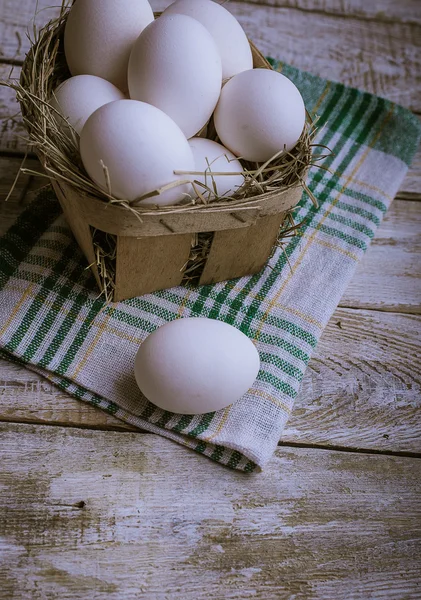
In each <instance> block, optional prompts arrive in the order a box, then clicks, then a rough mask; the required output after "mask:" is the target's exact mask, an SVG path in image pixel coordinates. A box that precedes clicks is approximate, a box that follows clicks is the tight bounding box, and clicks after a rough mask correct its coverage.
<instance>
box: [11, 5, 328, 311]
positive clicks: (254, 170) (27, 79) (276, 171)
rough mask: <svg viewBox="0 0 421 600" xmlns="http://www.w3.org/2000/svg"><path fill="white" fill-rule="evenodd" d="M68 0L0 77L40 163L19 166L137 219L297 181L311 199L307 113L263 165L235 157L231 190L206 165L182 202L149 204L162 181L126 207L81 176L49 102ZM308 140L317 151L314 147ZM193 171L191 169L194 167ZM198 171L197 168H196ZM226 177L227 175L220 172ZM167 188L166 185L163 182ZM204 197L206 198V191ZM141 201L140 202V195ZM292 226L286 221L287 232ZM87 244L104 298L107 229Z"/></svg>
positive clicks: (243, 199) (110, 268) (227, 201)
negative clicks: (297, 134) (292, 142)
mask: <svg viewBox="0 0 421 600" xmlns="http://www.w3.org/2000/svg"><path fill="white" fill-rule="evenodd" d="M71 4H72V2H71V1H70V0H63V2H62V6H61V11H60V14H59V16H58V17H57V18H56V19H53V20H52V21H50V22H49V23H48V24H47V25H46V26H45V27H43V28H42V29H41V30H39V31H37V30H35V29H34V31H33V39H32V40H31V42H32V46H31V49H30V51H29V53H28V55H27V57H26V60H25V63H24V65H23V68H22V72H21V77H20V81H16V80H8V81H6V82H0V83H1V84H2V85H7V86H8V87H11V88H13V89H14V90H15V92H16V96H17V100H18V101H19V103H20V106H21V111H22V118H23V122H24V125H25V128H26V130H27V132H28V139H27V141H28V145H29V148H30V149H31V150H32V151H34V152H35V153H36V154H37V155H38V157H39V158H40V161H41V163H42V165H43V168H44V172H43V173H35V172H33V171H31V170H29V169H25V168H24V167H22V169H21V172H26V173H30V174H36V175H43V176H45V177H47V178H49V179H53V180H56V181H58V182H59V183H60V182H65V183H66V184H67V185H70V186H71V187H72V188H73V189H74V190H75V191H77V192H78V193H79V194H81V195H90V196H94V197H96V198H99V199H101V200H103V201H104V202H110V203H113V204H118V205H120V206H122V207H124V208H126V209H127V210H130V211H131V212H132V213H133V215H134V217H136V218H138V219H140V220H142V215H150V214H154V215H160V214H162V216H164V215H165V214H168V212H175V211H176V212H189V211H195V210H197V209H200V210H201V211H203V210H206V209H207V208H210V209H214V208H215V206H218V209H220V210H224V209H226V210H229V211H232V209H233V207H234V206H245V205H246V204H247V202H248V201H252V200H255V199H256V196H259V195H261V194H265V193H268V192H276V191H279V190H285V189H288V188H290V187H296V186H297V185H301V186H302V187H303V188H304V189H305V190H306V191H307V193H308V194H309V196H310V198H311V199H312V201H313V202H314V203H315V204H317V202H316V199H315V198H314V196H313V194H312V193H311V191H310V190H309V189H308V187H307V186H306V183H305V181H304V179H305V176H306V174H307V171H308V169H309V167H310V166H313V165H314V166H318V167H320V168H324V167H323V166H322V165H320V164H319V161H321V160H322V159H323V158H325V156H326V155H327V154H328V153H329V150H328V149H325V148H324V147H321V146H319V145H318V144H315V143H314V136H315V133H316V130H317V124H316V120H315V119H313V118H312V117H311V116H310V115H309V114H307V120H306V124H305V127H304V131H303V133H302V135H301V138H300V140H299V141H298V143H297V145H296V146H295V147H294V149H293V150H291V151H290V152H286V151H283V150H281V151H280V152H278V153H277V154H276V155H275V156H273V157H272V158H271V159H270V160H268V161H267V162H265V163H264V164H257V163H250V162H248V161H244V160H241V159H240V162H241V164H242V166H243V168H244V172H243V175H244V179H245V182H244V185H243V186H242V187H241V188H240V189H239V190H238V191H236V193H235V194H233V195H232V196H218V190H217V188H216V186H215V182H214V180H213V176H214V175H223V174H220V173H213V172H212V168H211V165H210V167H209V171H207V184H208V185H204V184H203V183H200V182H199V181H194V183H193V186H194V189H195V191H196V193H197V197H196V198H194V199H190V200H188V201H186V203H184V204H182V205H176V206H167V207H166V206H157V205H155V204H154V203H153V198H154V196H158V195H159V194H161V193H162V192H163V191H165V190H166V189H167V188H168V186H164V187H163V188H161V189H157V190H154V191H153V192H151V193H150V194H148V195H147V196H145V197H142V198H139V199H136V201H135V203H136V204H137V203H138V202H139V201H140V200H143V201H144V203H143V204H141V205H136V206H134V203H133V202H129V201H127V200H124V199H123V200H122V199H120V198H115V197H114V196H113V195H112V193H111V190H110V189H109V190H108V192H106V191H104V190H101V189H100V188H99V187H98V186H97V185H96V184H95V183H94V182H93V181H92V180H91V179H90V178H89V176H88V175H87V173H86V171H85V169H84V167H83V164H82V161H81V157H80V153H79V148H78V135H77V133H76V132H75V131H73V130H72V128H71V126H70V124H69V128H70V132H71V135H69V131H67V132H65V131H64V130H63V128H61V127H60V125H59V123H60V119H58V118H57V116H58V114H57V111H56V109H55V108H54V107H53V106H51V105H50V100H51V98H52V95H53V91H54V90H55V89H56V88H57V86H58V85H59V84H60V83H61V82H63V81H64V80H66V79H68V78H69V77H70V76H71V75H70V72H69V70H68V67H67V64H66V60H65V56H64V48H63V31H64V26H65V22H66V17H67V12H68V10H69V9H70V6H71ZM206 137H208V138H209V139H213V140H215V141H218V138H217V134H216V132H215V129H214V127H213V124H212V121H211V122H210V123H209V124H208V127H207V135H206ZM316 146H317V147H318V148H319V150H317V151H316V150H315V148H316ZM105 168H106V167H105ZM176 174H177V175H179V176H180V180H179V182H176V183H175V185H177V184H179V185H180V184H182V183H184V182H185V181H186V178H187V177H188V179H189V180H190V179H191V177H192V175H193V177H194V173H193V174H192V173H186V172H176ZM198 175H199V174H198ZM201 175H203V174H201ZM227 176H228V175H227ZM170 185H171V187H172V186H174V183H173V184H170ZM211 196H212V200H211V201H209V197H211ZM145 201H146V202H145ZM285 218H286V220H285V224H284V226H283V227H282V228H281V231H282V230H288V231H290V229H291V214H290V213H289V214H287V215H286V217H285ZM295 227H296V226H295V225H293V228H294V231H295ZM93 241H94V247H95V251H96V255H97V260H98V267H99V270H100V273H101V278H102V281H103V293H104V295H105V297H106V299H107V300H109V299H111V298H112V292H113V286H114V283H113V278H114V271H115V264H114V263H115V238H114V236H112V235H110V234H104V235H102V232H95V235H94V240H93ZM211 241H212V238H211V237H210V236H209V234H199V235H197V236H196V238H195V240H194V241H193V243H192V253H191V257H190V260H189V261H188V262H187V263H186V265H185V281H189V282H191V281H195V280H197V277H198V275H199V274H200V270H201V265H202V267H203V264H204V262H205V260H206V255H207V252H208V250H209V248H210V244H211Z"/></svg>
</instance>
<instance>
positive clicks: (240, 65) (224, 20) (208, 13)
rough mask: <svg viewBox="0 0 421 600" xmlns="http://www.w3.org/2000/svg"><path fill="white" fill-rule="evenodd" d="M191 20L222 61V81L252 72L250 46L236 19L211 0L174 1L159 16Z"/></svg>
mask: <svg viewBox="0 0 421 600" xmlns="http://www.w3.org/2000/svg"><path fill="white" fill-rule="evenodd" d="M163 14H164V15H168V14H183V15H187V16H189V17H193V19H196V20H197V21H199V22H200V23H202V25H204V26H205V27H206V29H207V30H208V31H209V33H211V34H212V36H213V38H214V40H215V42H216V45H217V47H218V50H219V53H220V55H221V60H222V79H227V78H229V77H232V76H233V75H236V74H237V73H240V72H241V71H246V70H248V69H252V68H253V57H252V54H251V49H250V44H249V42H248V40H247V36H246V34H245V33H244V30H243V28H242V27H241V25H240V23H239V22H238V21H237V19H236V18H235V17H234V16H233V15H232V14H231V13H230V12H229V11H228V10H227V9H226V8H224V7H223V6H221V5H220V4H217V3H216V2H213V1H212V0H176V2H174V3H173V4H171V5H170V6H169V7H168V8H167V9H166V10H165V11H164V13H163Z"/></svg>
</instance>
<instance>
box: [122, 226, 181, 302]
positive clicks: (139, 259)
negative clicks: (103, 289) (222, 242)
mask: <svg viewBox="0 0 421 600" xmlns="http://www.w3.org/2000/svg"><path fill="white" fill-rule="evenodd" d="M191 243H192V235H191V234H190V233H187V234H183V235H165V236H159V237H142V238H135V237H128V236H118V238H117V262H116V282H115V283H116V288H115V292H114V301H115V302H119V301H120V300H125V299H126V298H133V297H134V296H142V295H143V294H149V293H150V292H154V291H157V290H162V289H165V288H169V287H173V286H176V285H180V283H181V281H182V279H183V272H182V269H183V267H184V265H185V264H186V262H187V261H188V258H189V256H190V250H191Z"/></svg>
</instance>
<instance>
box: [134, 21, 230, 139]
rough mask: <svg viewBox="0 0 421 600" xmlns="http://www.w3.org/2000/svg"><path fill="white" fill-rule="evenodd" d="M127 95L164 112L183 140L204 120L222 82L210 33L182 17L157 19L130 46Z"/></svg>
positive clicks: (216, 50)
mask: <svg viewBox="0 0 421 600" xmlns="http://www.w3.org/2000/svg"><path fill="white" fill-rule="evenodd" d="M128 73H129V75H128V80H129V92H130V97H131V98H133V99H135V100H141V101H142V102H148V103H149V104H153V105H154V106H156V107H158V108H160V109H161V110H163V111H164V112H165V113H167V115H169V116H170V117H171V118H172V119H173V120H174V121H175V122H176V123H177V125H179V127H180V128H181V130H182V131H183V133H184V134H185V136H186V137H187V138H190V137H192V136H194V135H195V134H196V133H197V132H198V131H200V129H202V127H203V126H204V125H205V124H206V122H207V121H208V120H209V118H210V116H211V115H212V112H213V110H214V108H215V106H216V103H217V102H218V98H219V94H220V92H221V84H222V67H221V58H220V55H219V52H218V49H217V47H216V44H215V42H214V40H213V37H212V36H211V34H210V33H209V32H208V31H207V29H205V27H204V26H203V25H202V24H201V23H199V22H198V21H196V20H195V19H192V18H191V17H187V16H185V15H162V16H161V17H159V19H157V20H156V21H154V22H153V23H151V24H150V25H148V27H146V29H145V30H144V31H143V32H142V33H141V35H140V36H139V38H138V39H137V41H136V42H135V44H134V46H133V49H132V52H131V55H130V61H129V71H128Z"/></svg>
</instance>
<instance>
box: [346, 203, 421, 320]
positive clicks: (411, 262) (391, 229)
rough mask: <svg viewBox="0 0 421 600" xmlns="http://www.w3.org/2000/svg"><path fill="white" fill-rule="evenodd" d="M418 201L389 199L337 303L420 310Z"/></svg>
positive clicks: (420, 222) (420, 209)
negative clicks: (387, 207) (369, 241)
mask: <svg viewBox="0 0 421 600" xmlns="http://www.w3.org/2000/svg"><path fill="white" fill-rule="evenodd" d="M420 234H421V202H409V201H405V200H398V201H394V202H393V203H392V206H391V207H390V209H389V211H388V212H387V213H386V216H385V218H384V220H383V222H382V224H381V225H380V227H379V228H378V230H377V232H376V235H375V237H374V239H373V240H372V242H371V245H370V247H369V249H368V250H367V253H366V255H365V256H364V258H363V260H362V261H361V262H360V263H359V265H358V267H357V270H356V272H355V274H354V277H353V278H352V280H351V282H350V284H349V285H348V287H347V289H346V290H345V292H344V294H343V296H342V298H341V301H340V306H352V307H353V308H370V309H377V310H389V311H396V312H406V313H414V314H421V259H420V256H421V236H420Z"/></svg>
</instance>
